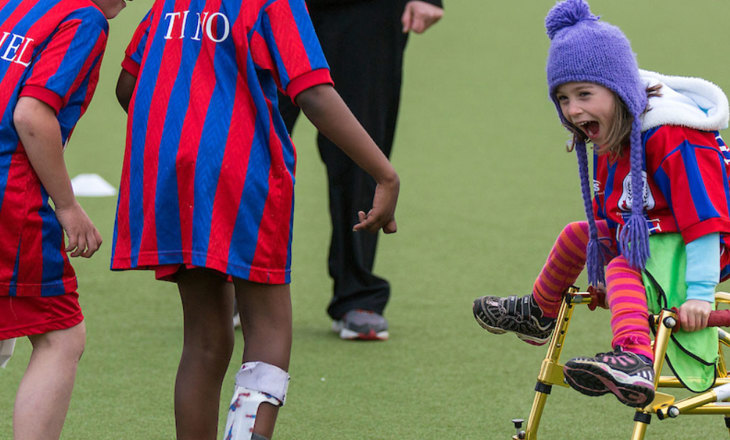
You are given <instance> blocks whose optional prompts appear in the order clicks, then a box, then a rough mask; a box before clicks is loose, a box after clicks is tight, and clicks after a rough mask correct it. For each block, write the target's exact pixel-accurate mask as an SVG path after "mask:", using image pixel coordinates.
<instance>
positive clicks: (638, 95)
mask: <svg viewBox="0 0 730 440" xmlns="http://www.w3.org/2000/svg"><path fill="white" fill-rule="evenodd" d="M545 28H546V29H547V34H548V37H550V40H551V42H550V49H549V51H548V59H547V68H546V70H547V82H548V88H549V93H550V98H551V99H552V100H553V103H554V104H555V107H556V108H557V110H558V115H559V116H560V120H561V121H562V122H563V123H564V124H565V123H566V119H565V116H564V115H563V113H562V111H561V109H560V103H559V102H558V100H557V97H556V95H555V91H556V89H557V88H558V87H559V86H560V85H562V84H565V83H568V82H591V83H595V84H599V85H601V86H603V87H606V88H607V89H609V90H611V91H613V92H614V93H616V95H618V96H619V98H621V100H622V101H623V102H624V104H625V105H626V107H627V108H628V110H629V113H630V114H631V116H632V117H633V121H632V125H631V136H630V141H631V157H630V162H631V189H632V194H633V197H632V198H631V201H632V202H631V215H630V216H629V218H628V219H627V221H626V224H625V225H624V226H623V227H622V228H621V232H620V234H619V246H620V247H621V251H622V253H623V255H624V256H625V257H626V259H627V260H628V262H629V263H630V264H631V265H632V266H634V267H636V268H638V269H643V268H644V265H645V263H646V260H647V259H648V258H649V230H648V227H647V224H646V220H645V219H644V197H643V194H644V178H643V173H642V171H643V166H642V162H643V156H644V152H643V147H642V143H641V115H642V113H644V110H645V109H646V105H647V99H648V98H647V94H646V86H645V85H644V83H643V81H642V80H641V78H640V77H639V66H638V64H637V62H636V56H635V55H634V53H633V51H632V50H631V44H630V43H629V40H628V39H627V38H626V36H625V35H624V34H623V32H621V30H620V29H619V28H617V27H616V26H613V25H612V24H610V23H606V22H604V21H600V19H599V17H597V16H595V15H593V14H592V13H591V10H590V7H589V6H588V4H587V3H586V2H585V1H583V0H565V1H562V2H559V3H557V4H556V5H555V6H553V8H552V9H551V10H550V12H548V14H547V17H545ZM575 151H576V153H577V155H578V168H579V173H580V180H581V192H582V194H583V204H584V207H585V211H586V216H587V217H588V224H589V230H590V240H589V242H588V247H587V249H586V252H587V258H586V260H587V261H586V265H587V269H588V282H589V283H590V284H592V285H596V283H598V282H601V283H605V280H604V269H603V266H604V265H603V263H604V261H603V259H604V252H603V250H602V249H601V247H602V246H601V244H599V242H598V232H597V229H596V223H595V219H594V218H593V208H592V199H591V191H590V181H589V178H588V158H587V153H586V144H585V141H584V140H583V139H576V143H575ZM636 189H639V190H636Z"/></svg>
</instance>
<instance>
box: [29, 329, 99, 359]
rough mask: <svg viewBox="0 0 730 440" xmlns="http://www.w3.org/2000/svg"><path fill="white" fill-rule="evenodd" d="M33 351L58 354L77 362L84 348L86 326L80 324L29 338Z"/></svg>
mask: <svg viewBox="0 0 730 440" xmlns="http://www.w3.org/2000/svg"><path fill="white" fill-rule="evenodd" d="M29 339H30V341H31V343H32V344H33V350H41V351H45V352H49V353H50V352H53V353H58V354H59V355H60V356H63V357H64V358H66V359H69V360H71V361H78V360H79V359H81V355H82V354H83V353H84V349H85V347H86V325H85V324H84V322H83V321H82V322H81V323H79V324H77V325H75V326H73V327H71V328H67V329H63V330H54V331H51V332H48V333H43V334H40V335H33V336H31V337H29Z"/></svg>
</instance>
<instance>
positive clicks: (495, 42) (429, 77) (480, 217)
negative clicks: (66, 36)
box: [0, 0, 730, 440]
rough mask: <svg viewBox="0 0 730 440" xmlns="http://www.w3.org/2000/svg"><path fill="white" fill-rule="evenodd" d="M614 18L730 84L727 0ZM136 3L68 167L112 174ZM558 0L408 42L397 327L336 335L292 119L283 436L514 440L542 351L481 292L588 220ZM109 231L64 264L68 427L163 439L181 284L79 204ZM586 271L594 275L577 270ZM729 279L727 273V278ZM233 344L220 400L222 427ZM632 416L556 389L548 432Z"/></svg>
mask: <svg viewBox="0 0 730 440" xmlns="http://www.w3.org/2000/svg"><path fill="white" fill-rule="evenodd" d="M590 3H591V5H592V8H593V11H594V13H596V14H599V15H601V16H602V17H603V18H604V19H605V20H607V21H609V22H611V23H613V24H616V25H619V26H620V27H621V28H622V29H623V30H624V32H625V33H626V34H627V36H628V37H629V38H630V39H631V41H632V44H633V48H634V51H635V52H636V53H637V54H638V60H639V63H640V65H641V66H642V67H643V68H646V69H649V70H656V71H659V72H662V73H667V74H680V75H688V76H699V77H703V78H706V79H708V80H711V81H713V82H715V83H716V84H718V85H720V86H721V87H722V88H724V89H725V90H726V91H730V58H728V57H727V55H726V54H725V52H726V51H725V50H724V47H725V46H726V45H727V43H728V37H727V26H726V21H727V18H728V17H730V3H728V2H725V1H718V0H697V1H695V2H691V5H690V3H689V2H686V1H682V0H662V1H641V2H637V1H635V0H594V1H592V2H590ZM150 4H151V2H150V1H149V0H136V1H135V2H132V3H130V4H129V6H128V8H127V10H125V11H123V12H122V14H121V15H120V16H119V17H118V18H117V19H115V20H114V21H112V23H111V33H110V41H109V46H108V49H107V54H106V58H105V60H104V65H103V69H102V75H101V80H100V83H99V87H98V89H97V94H96V97H95V100H94V102H93V103H92V105H91V107H90V110H89V112H88V114H87V115H86V116H85V117H84V119H83V120H82V121H81V123H80V124H79V126H78V127H77V129H76V131H75V133H74V136H73V138H72V140H71V143H70V145H69V147H68V150H67V153H66V155H67V162H68V166H69V170H70V173H71V174H72V175H75V174H79V173H87V172H94V173H98V174H100V175H101V176H102V177H104V178H105V179H106V180H108V181H110V182H111V183H113V184H114V185H115V186H116V185H117V184H118V181H119V175H120V172H121V161H122V154H123V149H124V138H123V136H124V113H123V112H122V111H121V110H120V109H119V107H118V106H117V105H116V102H115V99H114V92H113V90H114V83H115V80H116V75H117V73H118V71H119V63H120V61H121V59H122V53H123V49H124V47H125V45H126V42H127V41H128V39H129V37H130V35H131V33H132V31H133V29H134V27H135V25H136V23H137V22H138V21H139V19H140V18H141V16H142V15H143V14H144V12H145V9H146V8H148V7H149V5H150ZM553 4H554V2H553V1H548V0H545V1H542V0H540V1H538V0H528V1H505V2H480V1H474V0H461V1H448V0H447V1H446V5H445V6H446V9H445V12H446V13H445V17H444V19H443V21H442V22H441V23H438V24H437V25H436V26H435V27H434V28H433V29H432V30H430V31H428V32H427V33H426V34H424V35H413V36H411V39H410V41H409V47H408V50H407V53H406V66H405V81H404V90H403V101H402V108H401V118H400V124H399V127H398V133H397V138H396V145H395V149H394V155H393V163H394V165H395V166H396V169H397V170H398V171H399V173H400V176H401V182H402V190H401V196H400V202H399V206H398V211H397V220H398V226H399V231H398V233H397V234H395V235H391V236H382V237H381V241H380V250H379V254H378V261H377V272H378V273H379V274H382V275H383V276H385V277H387V278H388V279H390V280H391V282H392V287H393V295H392V298H391V302H390V304H389V306H388V308H387V310H386V317H387V318H388V319H389V321H390V325H391V328H390V332H391V339H390V340H389V341H388V342H385V343H358V342H343V341H340V340H339V339H338V338H337V337H336V335H335V334H333V333H331V332H330V331H329V325H330V322H329V319H328V317H327V316H326V314H325V312H324V310H325V308H326V305H327V302H328V300H329V298H330V289H331V282H330V280H329V278H328V277H327V272H326V270H327V265H326V253H327V245H328V244H327V243H328V233H329V219H328V216H327V198H326V188H325V176H324V168H323V166H322V165H321V163H320V161H319V158H318V156H317V150H316V146H315V144H314V132H313V130H312V128H311V126H310V125H309V124H308V123H307V122H305V121H303V120H302V121H300V123H299V126H298V127H297V130H296V133H295V137H294V140H295V143H296V144H297V146H298V156H299V163H298V169H297V186H296V191H297V192H296V197H297V198H296V211H295V226H294V256H293V273H292V280H293V281H292V296H293V307H294V344H293V354H292V363H291V375H292V381H291V386H290V389H289V397H288V401H287V404H286V406H285V407H284V408H283V409H282V411H281V412H280V416H279V420H278V424H277V428H276V433H275V434H276V435H275V438H278V439H298V440H309V439H312V440H314V439H317V440H319V439H323V440H327V439H332V440H340V439H348V440H349V439H355V440H359V439H368V440H370V439H388V440H390V439H393V440H395V439H508V438H510V436H511V435H512V434H513V433H514V430H513V428H512V426H511V423H510V419H512V418H515V417H522V418H526V417H527V415H528V413H529V409H530V404H531V402H532V396H533V386H534V383H535V377H536V375H537V372H538V370H539V366H540V361H541V358H542V356H543V355H544V351H545V350H544V349H543V348H535V347H532V346H529V345H527V344H524V343H522V342H520V341H518V340H517V339H516V338H515V337H514V336H512V335H504V336H495V335H491V334H488V333H487V332H485V331H484V330H482V329H481V328H480V327H479V326H478V325H477V324H476V323H475V322H474V321H473V318H472V316H471V302H472V300H473V298H474V297H476V296H479V295H482V294H485V293H491V294H497V295H507V294H526V293H528V292H529V290H530V288H531V287H532V282H533V280H534V276H535V274H536V273H537V271H538V270H539V269H540V267H541V266H542V263H543V262H544V259H545V256H546V254H547V251H548V250H549V248H550V246H551V245H552V242H553V241H554V239H555V236H556V233H557V232H558V231H559V230H560V229H561V228H562V226H563V225H564V224H565V223H566V222H569V221H572V220H575V219H582V218H583V216H584V214H583V211H582V205H581V200H580V193H579V188H578V179H577V171H576V165H575V158H574V156H573V155H571V154H568V153H566V152H565V148H564V145H565V141H566V140H567V138H568V135H567V132H566V131H565V130H564V129H562V128H561V127H560V125H559V123H558V119H557V116H556V113H555V109H554V107H553V105H552V103H551V102H550V101H549V100H548V98H547V91H546V86H545V73H544V66H545V56H546V51H547V47H548V39H547V36H546V35H545V31H544V27H543V19H544V16H545V14H546V13H547V11H548V9H549V8H550V7H551V6H552V5H553ZM81 202H82V204H83V206H84V207H85V209H86V210H87V212H88V213H89V214H90V216H91V217H92V219H93V220H94V221H95V222H96V224H97V226H98V227H99V229H100V231H101V232H102V235H103V236H104V238H105V243H104V245H103V247H102V249H101V250H100V251H99V252H98V253H97V255H95V256H94V258H93V259H91V260H88V261H86V260H74V265H75V267H76V270H77V273H78V275H79V282H80V287H79V291H80V294H81V304H82V307H83V309H84V313H85V315H86V324H87V328H88V341H87V346H86V353H85V354H84V357H83V359H82V362H81V364H80V367H79V373H78V378H77V383H76V388H75V390H74V395H73V399H72V402H71V409H70V411H69V414H68V418H67V421H66V425H65V429H64V434H63V437H62V438H64V439H74V440H76V439H79V440H84V439H171V438H174V419H173V407H172V396H173V382H174V376H175V369H176V367H177V362H178V359H179V353H180V348H181V339H182V332H181V310H180V304H179V300H178V297H177V293H176V289H175V286H174V285H172V284H170V283H163V282H157V281H154V280H153V276H152V274H151V273H147V272H130V273H113V272H110V271H109V270H108V266H109V258H110V249H111V246H110V245H111V240H112V236H111V231H112V225H113V217H114V211H115V206H116V200H115V199H114V198H99V199H93V198H84V199H82V200H81ZM579 283H580V284H582V285H583V286H585V279H584V278H581V279H580V280H579ZM722 287H724V289H725V290H727V289H728V288H730V287H726V286H722ZM609 341H610V328H609V315H608V312H606V311H603V310H599V311H596V312H588V311H581V312H579V313H577V314H576V316H575V321H574V323H573V324H572V325H571V334H570V335H569V336H568V346H567V347H566V350H565V356H566V357H567V356H571V355H585V354H593V353H595V352H598V351H605V350H606V349H608V348H609V347H608V345H609ZM241 347H242V341H241V337H240V336H239V337H238V340H237V345H236V351H235V353H234V361H233V362H231V366H230V370H229V375H228V377H227V379H226V384H225V387H224V390H223V393H222V394H223V396H222V401H221V424H223V423H224V421H225V420H224V419H225V407H226V405H227V403H228V399H229V397H230V393H231V392H232V388H233V374H234V373H235V371H236V369H237V368H238V360H240V355H241ZM29 353H30V345H29V343H28V341H27V340H21V341H20V342H19V345H18V347H17V349H16V355H15V357H14V358H13V359H12V360H11V361H10V363H9V365H8V368H7V369H5V370H0V438H2V439H5V438H11V429H12V428H11V414H12V402H13V397H14V393H15V390H16V388H17V384H18V382H19V380H20V377H21V376H22V374H23V370H24V367H25V365H26V363H27V360H28V357H29ZM632 417H633V410H631V409H630V408H627V407H624V406H622V405H621V404H620V403H618V402H617V401H616V399H614V398H613V397H611V396H604V397H601V398H589V397H585V396H582V395H580V394H578V393H576V392H574V391H572V390H570V389H563V388H557V389H555V390H554V391H553V394H552V396H551V397H550V399H549V401H548V406H547V408H546V411H545V414H544V416H543V421H542V424H541V430H540V438H542V439H566V438H571V439H572V438H589V437H590V438H594V437H600V438H606V439H614V438H629V436H630V433H631V425H632ZM725 436H727V429H726V428H725V427H724V423H723V420H722V418H721V417H719V416H691V417H690V416H682V417H680V418H679V419H677V420H668V421H662V422H659V421H658V420H656V419H654V421H653V423H652V424H651V425H650V427H649V430H648V435H647V439H659V438H681V439H697V438H704V439H710V438H722V437H725Z"/></svg>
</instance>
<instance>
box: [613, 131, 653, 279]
mask: <svg viewBox="0 0 730 440" xmlns="http://www.w3.org/2000/svg"><path fill="white" fill-rule="evenodd" d="M643 159H644V154H643V149H642V145H641V121H640V120H639V118H638V117H634V121H633V123H632V127H631V216H630V217H629V219H628V220H627V221H626V225H624V227H623V228H622V229H621V233H620V234H619V244H620V245H621V252H622V253H623V254H624V255H625V256H626V259H627V260H628V262H629V264H631V265H632V266H634V267H635V268H637V269H644V265H645V264H646V260H647V259H648V258H649V229H648V227H647V225H646V220H645V219H644V177H643V172H642V171H643Z"/></svg>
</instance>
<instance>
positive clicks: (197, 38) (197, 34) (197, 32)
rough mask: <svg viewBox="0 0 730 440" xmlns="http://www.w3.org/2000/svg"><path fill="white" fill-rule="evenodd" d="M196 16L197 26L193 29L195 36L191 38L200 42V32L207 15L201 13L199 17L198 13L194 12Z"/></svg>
mask: <svg viewBox="0 0 730 440" xmlns="http://www.w3.org/2000/svg"><path fill="white" fill-rule="evenodd" d="M196 14H197V15H198V26H197V28H196V29H195V35H194V36H193V40H195V41H200V30H201V29H203V25H204V24H205V20H206V19H207V18H208V13H207V12H205V13H203V16H202V17H201V16H200V12H196Z"/></svg>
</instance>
